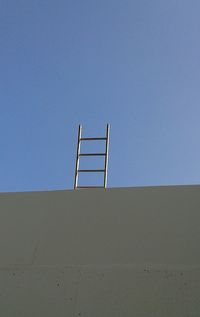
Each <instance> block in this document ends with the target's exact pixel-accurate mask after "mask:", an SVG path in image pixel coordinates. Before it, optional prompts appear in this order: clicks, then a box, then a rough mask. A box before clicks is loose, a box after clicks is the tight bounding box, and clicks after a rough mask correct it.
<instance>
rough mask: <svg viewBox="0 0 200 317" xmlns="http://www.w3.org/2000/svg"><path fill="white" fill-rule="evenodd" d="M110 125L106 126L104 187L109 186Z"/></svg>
mask: <svg viewBox="0 0 200 317" xmlns="http://www.w3.org/2000/svg"><path fill="white" fill-rule="evenodd" d="M109 138H110V125H109V124H107V127H106V150H105V167H104V188H106V187H107V179H108V151H109Z"/></svg>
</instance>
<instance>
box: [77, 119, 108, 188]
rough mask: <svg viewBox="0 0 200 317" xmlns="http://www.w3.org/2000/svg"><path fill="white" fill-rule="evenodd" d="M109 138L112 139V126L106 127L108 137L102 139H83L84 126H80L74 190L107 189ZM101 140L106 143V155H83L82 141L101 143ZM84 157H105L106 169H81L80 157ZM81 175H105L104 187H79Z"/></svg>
mask: <svg viewBox="0 0 200 317" xmlns="http://www.w3.org/2000/svg"><path fill="white" fill-rule="evenodd" d="M109 137H110V125H109V124H107V126H106V136H105V137H100V138H83V137H82V125H81V124H79V128H78V142H77V154H76V167H75V178H74V189H81V188H106V187H107V173H108V149H109ZM100 140H104V141H105V142H106V143H105V152H104V153H81V142H82V141H100ZM82 156H104V157H105V160H104V168H103V169H79V162H80V157H82ZM79 173H104V181H103V185H102V186H79V185H78V176H79Z"/></svg>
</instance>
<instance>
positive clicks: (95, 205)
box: [0, 186, 200, 317]
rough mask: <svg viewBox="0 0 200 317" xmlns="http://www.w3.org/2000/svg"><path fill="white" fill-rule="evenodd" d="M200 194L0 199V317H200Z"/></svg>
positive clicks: (187, 190) (198, 189)
mask: <svg viewBox="0 0 200 317" xmlns="http://www.w3.org/2000/svg"><path fill="white" fill-rule="evenodd" d="M199 242H200V186H169V187H146V188H123V189H120V188H117V189H106V190H104V189H95V190H80V191H73V190H72V191H71V190H68V191H51V192H32V193H2V194H0V316H2V317H14V316H20V317H35V316H37V317H40V316H42V317H43V316H48V317H55V316H56V317H64V316H65V317H66V316H69V317H70V316H82V317H83V316H84V317H112V316H113V317H122V316H123V317H133V316H137V317H143V316H144V317H161V316H162V317H167V316H170V317H173V316H174V317H175V316H176V317H178V316H180V317H186V316H187V317H188V316H189V317H190V316H191V317H193V316H198V317H199V316H200V295H199V294H200V252H199V251H200V250H199Z"/></svg>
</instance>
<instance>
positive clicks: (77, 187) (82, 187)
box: [76, 186, 105, 188]
mask: <svg viewBox="0 0 200 317" xmlns="http://www.w3.org/2000/svg"><path fill="white" fill-rule="evenodd" d="M76 188H105V187H104V186H77V187H76Z"/></svg>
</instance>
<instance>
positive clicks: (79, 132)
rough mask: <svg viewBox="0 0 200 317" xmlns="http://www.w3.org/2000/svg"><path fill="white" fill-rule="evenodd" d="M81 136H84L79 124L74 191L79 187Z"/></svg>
mask: <svg viewBox="0 0 200 317" xmlns="http://www.w3.org/2000/svg"><path fill="white" fill-rule="evenodd" d="M81 134H82V125H81V124H79V127H78V141H77V153H76V170H75V178H74V189H76V188H77V186H78V169H79V158H80V146H81V140H80V139H81Z"/></svg>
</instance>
